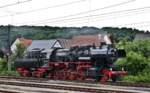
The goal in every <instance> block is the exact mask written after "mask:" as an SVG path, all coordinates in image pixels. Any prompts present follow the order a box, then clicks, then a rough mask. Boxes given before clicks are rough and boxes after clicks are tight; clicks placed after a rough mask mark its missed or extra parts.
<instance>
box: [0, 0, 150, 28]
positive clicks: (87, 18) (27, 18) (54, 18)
mask: <svg viewBox="0 0 150 93" xmlns="http://www.w3.org/2000/svg"><path fill="white" fill-rule="evenodd" d="M18 2H20V3H18ZM8 24H11V25H16V26H20V25H35V26H36V25H37V26H44V25H49V26H60V27H63V26H65V27H82V26H94V27H99V28H100V27H106V26H111V27H130V28H136V29H140V30H149V31H150V0H0V25H8Z"/></svg>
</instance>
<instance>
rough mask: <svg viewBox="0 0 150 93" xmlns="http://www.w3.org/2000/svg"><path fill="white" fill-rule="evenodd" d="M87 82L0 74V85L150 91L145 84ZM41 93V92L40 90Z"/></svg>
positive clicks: (107, 92)
mask: <svg viewBox="0 0 150 93" xmlns="http://www.w3.org/2000/svg"><path fill="white" fill-rule="evenodd" d="M108 83H109V85H108V84H107V83H105V84H98V83H93V84H92V83H87V82H82V83H80V82H71V81H58V80H49V79H45V78H39V79H37V78H26V77H7V76H0V85H11V86H22V87H33V88H47V89H56V90H57V89H59V90H68V91H78V92H79V91H80V92H88V93H89V92H90V93H150V87H149V85H148V84H147V85H146V87H143V85H142V86H138V87H135V86H131V85H130V86H129V84H128V86H120V85H121V84H120V85H117V86H116V84H117V83H114V84H115V85H114V84H110V82H108ZM42 93H43V92H42Z"/></svg>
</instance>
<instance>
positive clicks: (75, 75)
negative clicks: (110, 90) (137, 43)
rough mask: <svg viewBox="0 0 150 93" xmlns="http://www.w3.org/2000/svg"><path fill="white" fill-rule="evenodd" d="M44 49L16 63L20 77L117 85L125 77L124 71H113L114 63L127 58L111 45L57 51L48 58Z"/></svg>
mask: <svg viewBox="0 0 150 93" xmlns="http://www.w3.org/2000/svg"><path fill="white" fill-rule="evenodd" d="M43 51H44V49H38V48H36V49H32V51H28V52H27V53H26V55H25V57H24V58H22V59H17V60H16V61H15V67H16V70H17V71H18V73H19V74H20V75H21V76H29V77H47V78H50V79H59V80H83V81H84V80H94V81H102V82H104V81H107V80H109V79H112V81H116V79H117V77H119V76H123V75H125V74H126V72H125V71H124V70H121V71H113V69H112V68H113V63H114V62H115V61H116V60H117V59H118V58H122V57H125V56H126V52H125V50H119V49H117V48H115V47H114V46H113V45H112V44H106V43H102V44H101V45H100V46H99V47H96V46H94V45H87V46H75V47H71V48H68V49H67V48H55V49H52V50H51V53H50V54H49V55H48V54H46V53H45V52H43Z"/></svg>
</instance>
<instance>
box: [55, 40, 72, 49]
mask: <svg viewBox="0 0 150 93" xmlns="http://www.w3.org/2000/svg"><path fill="white" fill-rule="evenodd" d="M57 41H58V42H59V43H60V45H61V46H62V48H70V47H71V39H57Z"/></svg>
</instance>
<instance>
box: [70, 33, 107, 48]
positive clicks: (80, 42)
mask: <svg viewBox="0 0 150 93" xmlns="http://www.w3.org/2000/svg"><path fill="white" fill-rule="evenodd" d="M103 41H104V40H103V36H101V35H100V34H98V35H80V36H75V37H73V38H72V40H71V46H86V45H95V46H100V43H101V42H103Z"/></svg>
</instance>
